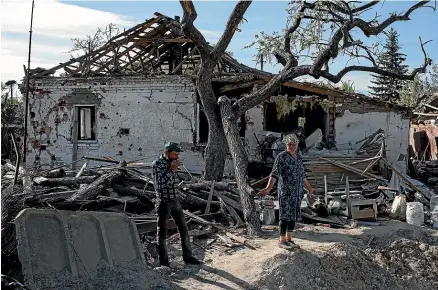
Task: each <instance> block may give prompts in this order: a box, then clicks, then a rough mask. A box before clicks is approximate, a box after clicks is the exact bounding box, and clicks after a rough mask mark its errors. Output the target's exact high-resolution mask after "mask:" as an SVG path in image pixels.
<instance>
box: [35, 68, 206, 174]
mask: <svg viewBox="0 0 438 290" xmlns="http://www.w3.org/2000/svg"><path fill="white" fill-rule="evenodd" d="M194 94H195V93H194V86H193V82H192V80H191V79H189V78H186V77H181V76H162V77H121V78H88V79H72V78H70V79H68V78H54V77H52V78H45V79H38V80H36V81H35V85H34V88H33V90H32V93H31V99H30V105H29V112H30V121H29V129H28V132H29V137H28V140H29V145H28V148H29V150H28V158H27V165H28V166H42V167H54V166H59V165H61V164H68V163H71V162H72V161H73V160H72V158H73V140H74V138H73V132H74V131H75V130H74V126H78V125H75V122H74V120H75V118H76V120H77V121H78V122H79V123H80V122H81V120H80V118H82V117H81V116H78V110H80V109H79V108H81V107H83V108H87V107H88V106H90V107H91V108H94V109H93V110H94V112H93V114H94V127H93V131H94V132H95V138H94V139H95V140H79V141H78V151H77V158H78V159H80V158H81V157H83V156H94V157H102V156H111V157H112V158H114V159H116V160H121V159H124V160H127V161H131V160H141V161H142V162H151V161H152V160H154V158H156V157H157V156H158V155H159V154H160V152H161V150H162V148H163V144H164V143H165V142H166V141H170V140H172V141H175V142H181V143H182V144H183V146H184V147H185V148H188V149H190V148H191V147H193V142H194V136H196V127H197V126H196V122H197V120H195V113H194V112H195V102H194ZM84 106H86V107H84ZM75 116H76V117H75ZM88 119H89V118H88ZM82 121H83V122H84V124H85V123H86V122H87V119H86V118H83V120H82ZM88 122H89V120H88ZM87 124H88V123H87ZM78 130H79V132H78V134H80V128H79V129H78ZM183 158H184V164H185V165H186V167H188V168H189V169H191V170H194V171H199V172H200V171H202V170H203V165H204V164H203V160H202V156H201V154H200V153H199V152H193V151H191V150H188V151H187V152H185V154H184V157H183ZM79 165H80V164H79Z"/></svg>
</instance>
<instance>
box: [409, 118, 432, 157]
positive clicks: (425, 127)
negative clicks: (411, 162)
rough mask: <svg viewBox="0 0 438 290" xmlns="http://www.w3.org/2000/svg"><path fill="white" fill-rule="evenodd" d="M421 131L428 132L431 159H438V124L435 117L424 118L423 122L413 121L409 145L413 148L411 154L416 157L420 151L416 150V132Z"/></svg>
mask: <svg viewBox="0 0 438 290" xmlns="http://www.w3.org/2000/svg"><path fill="white" fill-rule="evenodd" d="M421 131H425V132H426V135H427V139H428V140H429V146H428V150H429V151H430V159H431V160H437V159H438V149H437V142H436V138H437V137H438V126H437V123H436V121H435V119H430V120H424V121H422V122H418V121H415V122H414V121H412V122H411V129H410V133H409V145H410V147H411V150H412V156H410V157H414V158H415V157H417V155H418V152H416V150H415V139H414V133H415V132H421Z"/></svg>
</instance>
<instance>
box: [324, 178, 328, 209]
mask: <svg viewBox="0 0 438 290" xmlns="http://www.w3.org/2000/svg"><path fill="white" fill-rule="evenodd" d="M327 191H328V186H327V175H324V202H325V204H326V205H328V203H327Z"/></svg>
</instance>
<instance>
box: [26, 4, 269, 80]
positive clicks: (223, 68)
mask: <svg viewBox="0 0 438 290" xmlns="http://www.w3.org/2000/svg"><path fill="white" fill-rule="evenodd" d="M178 20H179V19H178V17H176V19H172V18H170V17H167V16H164V15H162V14H160V13H158V12H156V13H155V17H153V18H151V19H149V20H146V21H145V22H143V23H140V24H138V25H136V26H134V27H132V28H130V29H128V30H126V31H124V32H122V33H120V34H118V35H117V36H115V37H113V38H111V39H110V40H109V41H108V42H107V43H106V44H105V45H103V46H102V47H100V48H98V49H96V50H94V51H92V52H90V53H88V54H85V55H82V56H79V57H76V58H72V59H71V60H69V61H67V62H65V63H61V64H60V65H58V66H55V67H53V68H51V69H48V70H41V69H39V70H38V71H33V75H32V77H34V78H36V77H43V76H48V75H51V74H54V73H55V72H61V70H63V72H62V75H63V76H67V77H68V76H71V77H90V76H104V75H105V76H108V75H149V74H185V75H192V74H193V72H194V71H195V70H196V68H197V64H198V63H199V61H200V55H199V52H198V50H197V49H196V47H195V45H194V44H193V43H192V41H191V40H190V39H188V38H186V37H185V36H184V34H183V32H182V28H181V23H180V22H179V21H178ZM240 73H263V72H262V71H259V70H257V69H253V68H250V67H248V66H246V65H243V64H241V63H239V62H237V61H236V60H235V59H234V58H232V57H231V56H230V55H229V54H227V53H225V54H224V55H223V56H222V57H221V59H220V60H219V61H218V63H217V65H216V68H215V74H216V75H222V74H223V75H230V74H231V75H232V74H240ZM264 74H266V73H264Z"/></svg>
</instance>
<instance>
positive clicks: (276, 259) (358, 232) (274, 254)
mask: <svg viewBox="0 0 438 290" xmlns="http://www.w3.org/2000/svg"><path fill="white" fill-rule="evenodd" d="M276 237H277V232H276V229H275V227H273V228H272V229H271V230H270V231H269V230H267V231H266V230H265V232H264V237H263V238H258V239H254V240H251V241H250V243H251V245H253V246H254V247H255V249H250V248H248V247H244V248H239V249H235V250H233V252H232V253H230V254H226V253H223V252H220V251H217V250H214V249H213V250H210V251H205V250H203V249H201V247H200V246H203V245H204V246H205V243H206V242H207V241H206V240H199V239H195V243H196V244H197V245H198V246H197V245H193V247H194V252H195V255H196V256H197V257H198V258H200V259H201V260H203V261H204V263H205V264H204V265H202V266H200V267H197V266H185V265H184V264H183V262H182V261H181V250H180V247H179V241H177V242H174V243H171V244H170V246H169V255H170V257H171V258H172V262H171V268H172V269H171V272H170V271H168V269H166V270H167V271H166V270H163V269H155V272H157V274H158V275H161V276H163V278H165V279H166V280H167V282H170V281H171V284H172V288H174V289H229V290H231V289H313V290H314V289H327V290H328V289H406V290H407V289H410V290H411V289H431V290H432V289H438V275H437V273H438V231H432V230H428V229H425V228H420V227H416V226H411V225H409V224H406V223H404V222H398V221H385V222H382V223H381V225H380V226H370V227H363V226H361V227H357V228H354V229H350V230H347V229H332V228H326V227H317V226H309V225H299V226H298V229H297V231H296V233H295V237H296V240H295V241H296V243H297V244H298V245H299V246H300V248H299V249H297V250H293V251H287V250H284V249H280V248H279V247H278V246H277V239H276ZM169 278H170V279H169ZM169 280H170V281H169ZM163 286H164V285H163ZM166 286H167V287H166ZM166 286H164V287H163V288H159V289H168V287H169V285H166Z"/></svg>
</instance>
